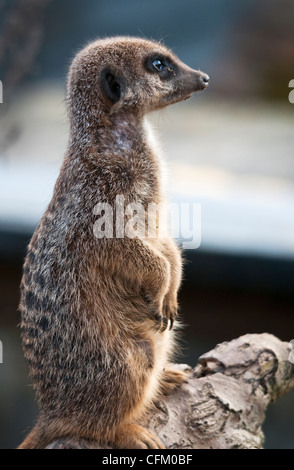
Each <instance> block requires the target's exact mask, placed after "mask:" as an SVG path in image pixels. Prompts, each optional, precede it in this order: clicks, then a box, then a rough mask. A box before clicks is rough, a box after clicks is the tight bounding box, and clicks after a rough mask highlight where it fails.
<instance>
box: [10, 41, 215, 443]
mask: <svg viewBox="0 0 294 470" xmlns="http://www.w3.org/2000/svg"><path fill="white" fill-rule="evenodd" d="M208 82H209V78H208V76H207V75H205V74H204V73H202V72H200V71H195V70H192V69H191V68H189V67H188V66H186V65H185V64H183V63H182V62H181V61H180V60H179V59H178V58H177V57H176V56H175V55H174V54H173V53H172V52H171V51H170V50H168V49H167V48H166V47H164V46H163V45H162V44H160V43H156V42H153V41H147V40H143V39H138V38H129V37H117V38H110V39H103V40H98V41H96V42H93V43H92V44H90V45H88V46H87V47H86V48H84V49H83V50H82V51H81V52H80V53H78V54H77V56H76V57H75V59H74V60H73V63H72V65H71V68H70V71H69V76H68V85H67V102H68V112H69V118H70V138H69V144H68V150H67V152H66V156H65V159H64V162H63V165H62V168H61V171H60V175H59V177H58V179H57V182H56V185H55V188H54V194H53V197H52V200H51V202H50V204H49V206H48V208H47V210H46V212H45V213H44V216H43V218H42V219H41V222H40V224H39V226H38V228H37V230H36V231H35V233H34V235H33V237H32V240H31V242H30V245H29V247H28V254H27V257H26V260H25V264H24V269H23V278H22V283H21V301H20V311H21V332H22V340H23V348H24V353H25V357H26V359H27V360H28V363H29V368H30V373H31V376H32V379H33V382H34V387H35V389H36V394H37V399H38V402H39V408H40V412H39V417H38V419H37V422H36V424H35V427H34V428H33V430H32V431H31V432H30V434H29V435H28V436H27V438H26V439H25V440H24V442H23V443H22V444H21V445H20V447H19V448H21V449H29V448H34V449H37V448H45V447H46V446H47V445H48V444H49V443H50V442H52V441H53V440H55V439H58V438H62V437H66V436H71V437H75V436H76V437H79V438H85V439H89V440H94V441H97V442H98V443H101V444H103V443H104V444H109V445H112V446H115V447H118V448H163V444H162V443H161V442H160V440H159V439H158V437H157V436H155V435H153V434H152V433H151V432H150V431H148V430H147V429H145V428H144V427H142V426H141V425H139V424H138V423H139V420H142V418H143V417H144V415H145V413H146V412H147V411H148V409H149V408H150V406H151V405H152V403H153V402H154V399H156V397H158V394H160V393H168V392H169V391H170V390H172V389H173V388H174V387H176V386H178V385H180V384H181V383H182V382H183V381H184V380H185V375H184V374H183V373H181V372H176V371H173V370H171V369H169V368H168V363H169V361H170V360H171V354H172V352H173V350H174V343H175V341H174V329H172V326H173V322H174V320H175V318H176V314H177V305H178V304H177V293H178V289H179V286H180V282H181V271H182V265H181V254H180V250H179V249H178V247H177V246H176V244H175V243H174V241H173V240H172V239H171V238H169V237H168V236H167V235H166V237H155V238H154V237H153V238H152V237H148V236H146V237H145V238H143V237H138V236H121V237H120V238H116V237H115V236H114V237H113V238H107V237H104V238H97V237H96V236H95V234H94V231H93V227H94V225H95V221H96V220H97V213H96V212H95V209H94V208H95V207H96V205H97V204H98V203H108V204H110V205H112V206H114V203H115V201H116V197H117V196H118V195H119V196H123V198H124V207H126V206H127V205H128V204H130V203H140V204H141V205H143V207H144V208H146V211H147V206H148V204H150V203H152V204H154V203H155V204H160V203H162V202H164V189H163V187H162V170H161V158H160V156H159V155H158V152H157V151H156V148H155V146H154V145H153V143H151V142H150V136H149V133H148V132H147V131H146V125H145V115H146V114H147V113H148V112H151V111H154V110H158V109H161V108H163V107H165V106H167V105H169V104H172V103H176V102H178V101H181V100H185V99H187V98H188V97H190V96H191V95H192V93H194V92H196V91H198V90H202V89H204V88H206V87H207V85H208ZM151 140H152V139H151ZM150 217H151V218H152V216H150ZM155 217H156V216H155ZM125 218H126V219H125V220H127V219H128V217H127V215H125ZM109 222H110V221H109ZM111 222H113V223H114V234H115V233H116V231H115V229H116V228H117V227H115V224H116V223H117V219H116V217H115V216H114V217H113V219H111Z"/></svg>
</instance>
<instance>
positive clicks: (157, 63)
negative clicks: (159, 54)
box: [152, 59, 167, 71]
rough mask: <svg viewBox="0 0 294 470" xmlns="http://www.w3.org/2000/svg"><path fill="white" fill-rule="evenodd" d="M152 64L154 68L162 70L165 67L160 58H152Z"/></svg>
mask: <svg viewBox="0 0 294 470" xmlns="http://www.w3.org/2000/svg"><path fill="white" fill-rule="evenodd" d="M152 65H153V67H154V68H155V69H156V70H159V71H161V70H163V69H164V67H167V65H165V64H164V63H163V61H162V60H160V59H155V60H153V62H152Z"/></svg>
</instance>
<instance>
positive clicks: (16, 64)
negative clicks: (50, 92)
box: [0, 0, 50, 96]
mask: <svg viewBox="0 0 294 470" xmlns="http://www.w3.org/2000/svg"><path fill="white" fill-rule="evenodd" d="M49 2H50V0H19V1H17V2H14V3H13V5H12V7H11V8H10V9H8V12H6V15H5V17H4V24H3V26H2V32H1V35H0V64H1V70H2V73H3V71H4V76H3V77H2V79H3V82H4V86H5V95H6V96H7V94H8V93H11V91H12V90H13V89H14V88H15V86H16V85H17V84H19V83H20V82H21V80H22V79H23V78H24V77H25V76H26V75H27V74H28V73H29V72H30V71H31V68H32V66H33V64H34V62H35V59H36V56H37V55H38V53H39V51H40V49H41V45H42V40H43V38H44V29H43V28H44V26H43V22H44V12H45V8H46V6H47V4H48V3H49ZM2 4H3V6H4V2H2ZM0 6H1V5H0Z"/></svg>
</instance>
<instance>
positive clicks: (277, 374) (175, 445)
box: [48, 333, 294, 449]
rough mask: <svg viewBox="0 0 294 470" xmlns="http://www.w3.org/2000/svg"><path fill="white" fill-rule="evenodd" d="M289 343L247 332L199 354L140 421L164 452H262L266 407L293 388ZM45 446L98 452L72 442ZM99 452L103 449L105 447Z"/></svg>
mask: <svg viewBox="0 0 294 470" xmlns="http://www.w3.org/2000/svg"><path fill="white" fill-rule="evenodd" d="M293 347H294V345H293V342H291V343H285V342H282V341H280V340H279V339H277V338H276V337H274V336H272V335H270V334H267V333H264V334H247V335H244V336H241V337H240V338H238V339H234V340H232V341H230V342H225V343H222V344H218V345H217V346H216V347H215V348H214V349H213V350H212V351H209V352H208V353H206V354H203V355H202V356H201V357H200V358H199V359H198V362H197V364H196V366H195V368H194V369H192V368H190V367H189V366H187V365H183V364H180V365H175V366H174V367H175V368H177V369H180V370H183V369H184V370H187V371H188V373H189V381H188V383H186V384H184V385H183V386H182V387H181V388H180V389H178V390H176V391H175V392H174V393H173V394H172V395H171V396H169V397H166V398H165V399H163V400H160V401H159V402H157V403H156V408H155V409H154V411H153V413H152V414H151V415H150V418H149V421H148V422H147V423H146V425H147V427H148V428H149V429H150V430H153V431H154V432H155V433H156V434H157V435H158V436H159V437H160V439H161V440H162V441H163V442H164V444H165V446H166V448H168V449H232V448H235V449H254V448H259V449H260V448H262V446H263V441H264V434H263V431H262V424H263V422H264V419H265V413H266V409H267V407H268V405H269V404H270V403H272V402H274V401H276V400H277V399H278V398H279V397H280V396H281V395H283V394H284V393H286V392H287V391H289V390H290V389H291V388H292V387H294V350H293ZM48 448H51V449H58V448H59V449H64V448H79V449H83V448H99V446H97V445H95V444H94V443H91V442H87V441H85V440H77V439H74V438H67V439H60V440H58V441H55V442H53V443H52V444H51V445H50V446H49V447H48ZM103 448H104V449H106V448H109V447H107V446H105V447H103Z"/></svg>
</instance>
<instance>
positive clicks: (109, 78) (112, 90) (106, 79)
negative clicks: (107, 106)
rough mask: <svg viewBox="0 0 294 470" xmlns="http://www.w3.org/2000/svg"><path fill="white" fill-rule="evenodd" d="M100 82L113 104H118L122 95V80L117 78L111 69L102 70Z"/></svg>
mask: <svg viewBox="0 0 294 470" xmlns="http://www.w3.org/2000/svg"><path fill="white" fill-rule="evenodd" d="M100 80H101V87H102V90H103V92H104V94H105V95H106V97H107V98H108V99H109V100H110V101H111V103H112V104H115V103H117V102H118V101H119V100H120V97H121V93H122V85H123V83H122V79H121V78H120V77H117V76H116V75H115V74H114V73H113V72H112V71H111V70H110V69H109V68H106V69H104V70H102V72H101V76H100Z"/></svg>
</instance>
